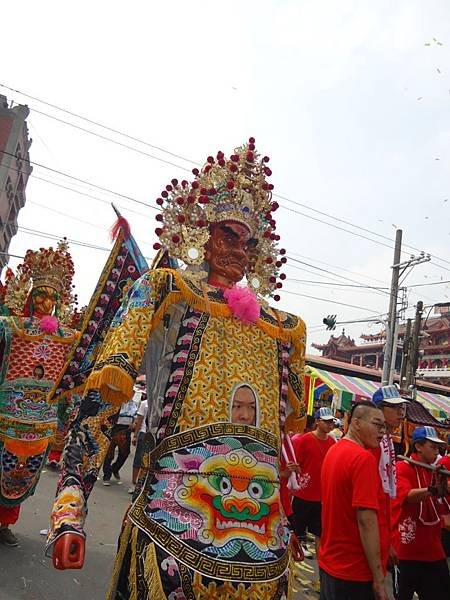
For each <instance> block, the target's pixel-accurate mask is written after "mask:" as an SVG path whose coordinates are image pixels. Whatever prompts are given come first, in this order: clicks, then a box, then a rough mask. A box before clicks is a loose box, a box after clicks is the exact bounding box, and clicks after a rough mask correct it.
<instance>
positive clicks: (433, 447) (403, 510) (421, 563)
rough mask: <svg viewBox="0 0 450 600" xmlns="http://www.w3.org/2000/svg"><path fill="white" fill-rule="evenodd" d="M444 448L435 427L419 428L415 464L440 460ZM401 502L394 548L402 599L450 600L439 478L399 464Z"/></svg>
mask: <svg viewBox="0 0 450 600" xmlns="http://www.w3.org/2000/svg"><path fill="white" fill-rule="evenodd" d="M442 444H445V442H444V441H443V440H441V439H440V438H439V437H438V435H437V433H436V430H435V429H434V427H416V429H415V430H414V431H413V434H412V446H413V452H412V454H411V459H412V460H415V461H417V462H420V463H425V464H426V465H432V464H434V462H435V461H436V458H437V456H438V453H439V448H440V447H441V445H442ZM397 477H398V481H397V498H396V499H395V501H394V502H393V507H392V508H393V513H392V515H393V522H394V524H395V529H394V544H395V549H396V551H397V554H398V558H399V567H400V576H399V580H398V596H397V598H398V600H411V599H412V598H413V594H414V592H417V594H418V596H419V599H420V600H440V599H442V600H444V599H447V598H450V576H449V571H448V566H447V561H446V559H445V552H444V548H443V546H442V542H441V528H442V524H443V518H444V515H448V514H449V512H450V504H449V503H448V501H447V499H448V496H447V499H446V498H445V497H444V498H438V495H439V492H438V488H439V476H437V477H436V473H435V472H433V471H432V470H429V469H426V468H424V467H421V466H418V465H414V464H410V463H408V462H406V461H405V462H400V463H399V464H398V465H397Z"/></svg>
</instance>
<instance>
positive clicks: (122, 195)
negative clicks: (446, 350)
mask: <svg viewBox="0 0 450 600" xmlns="http://www.w3.org/2000/svg"><path fill="white" fill-rule="evenodd" d="M3 152H4V154H7V155H9V156H12V157H15V155H14V154H12V153H11V152H6V151H3ZM23 160H26V161H27V162H29V163H30V164H33V165H35V166H38V167H41V168H44V169H48V170H49V171H51V172H52V173H57V174H58V175H62V176H65V177H68V178H70V179H72V180H74V181H76V182H79V183H82V184H83V185H90V186H93V187H94V188H97V189H99V190H101V191H103V192H106V193H109V194H113V195H115V196H119V197H121V198H124V199H126V200H129V201H132V202H136V203H138V204H140V205H144V206H145V207H146V208H147V207H150V208H152V209H154V210H158V209H157V208H156V207H154V206H152V205H150V204H146V203H145V202H142V201H141V200H137V199H136V198H133V197H131V196H128V195H125V194H121V193H119V192H115V191H114V190H110V189H108V188H104V187H102V186H98V185H96V184H92V183H90V182H88V181H86V180H83V179H80V178H78V177H75V176H72V175H69V174H67V173H64V172H63V171H59V170H57V169H53V168H51V167H47V166H46V165H42V164H40V163H37V162H34V161H31V160H30V159H23ZM14 170H16V171H17V169H14ZM32 176H33V177H35V178H37V179H39V178H38V177H37V176H36V175H33V174H32ZM42 180H43V181H46V180H45V179H42ZM47 182H48V183H52V184H53V185H59V186H61V187H64V186H62V184H57V183H55V182H49V181H47ZM65 189H71V188H67V187H66V188H65ZM72 191H76V190H72ZM77 193H81V192H77ZM83 195H87V196H89V195H88V194H85V193H83ZM90 197H93V196H90ZM96 199H98V200H100V199H99V198H96ZM102 201H103V202H106V201H105V200H102ZM289 259H290V260H291V261H294V262H298V263H300V264H305V265H306V266H310V267H312V268H314V269H317V270H319V271H323V272H326V273H330V274H331V275H334V276H335V277H339V278H341V279H344V280H348V281H351V282H352V283H360V282H358V281H355V280H353V279H350V278H348V277H344V276H343V275H339V274H336V273H332V272H331V271H329V270H327V269H322V268H320V267H315V266H314V265H310V264H309V263H304V262H303V261H300V260H298V259H296V258H293V257H292V256H289ZM373 289H374V290H375V293H385V294H387V295H389V292H381V291H379V290H377V288H375V287H374V288H373Z"/></svg>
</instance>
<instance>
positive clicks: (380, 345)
mask: <svg viewBox="0 0 450 600" xmlns="http://www.w3.org/2000/svg"><path fill="white" fill-rule="evenodd" d="M404 335H405V326H404V325H400V327H399V334H398V337H399V340H398V341H399V344H398V348H397V357H396V362H395V370H396V372H397V373H398V372H400V368H401V361H402V343H403V339H404ZM361 339H362V340H363V342H362V343H361V344H356V343H355V340H354V339H352V338H350V337H349V336H347V335H345V331H343V332H342V334H341V335H340V336H337V337H335V336H334V335H331V336H330V339H329V340H328V342H327V343H326V344H312V346H313V348H316V349H317V350H320V351H321V353H322V356H323V357H324V358H329V359H332V360H337V361H340V362H344V363H349V364H351V365H355V366H357V367H368V368H372V369H381V368H382V367H383V357H384V346H385V343H386V333H385V331H380V332H379V333H376V334H370V335H368V334H362V335H361ZM419 351H420V354H419V356H420V358H419V367H418V370H417V376H418V377H420V378H421V379H426V380H427V381H429V382H430V383H436V384H440V385H445V386H450V307H448V306H442V307H439V306H436V307H435V308H434V316H432V317H429V318H426V319H424V320H423V321H422V327H421V336H420V342H419Z"/></svg>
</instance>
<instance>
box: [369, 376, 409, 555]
mask: <svg viewBox="0 0 450 600" xmlns="http://www.w3.org/2000/svg"><path fill="white" fill-rule="evenodd" d="M372 401H373V403H374V404H375V405H376V406H377V407H378V408H379V409H381V410H382V412H383V415H384V419H385V422H386V433H385V434H384V435H383V438H382V440H381V442H380V447H379V448H375V449H374V450H372V452H373V454H374V456H375V459H376V461H377V463H378V471H379V473H380V478H381V486H380V488H379V497H378V502H379V506H380V510H379V512H378V522H379V526H380V545H381V558H382V561H383V563H384V566H385V567H386V566H387V562H388V560H390V562H391V563H394V564H395V563H397V556H396V553H395V550H394V546H393V544H392V534H391V501H392V500H393V499H394V498H395V497H396V493H397V477H396V465H395V450H394V443H393V441H392V433H393V432H394V431H395V430H396V429H398V427H400V425H401V424H402V422H403V419H404V418H405V416H406V404H407V402H408V400H407V399H406V398H402V397H401V396H400V393H399V391H398V388H397V386H395V385H385V386H382V387H380V388H379V389H378V390H377V391H376V392H375V393H374V395H373V397H372Z"/></svg>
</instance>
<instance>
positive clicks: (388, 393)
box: [372, 385, 408, 406]
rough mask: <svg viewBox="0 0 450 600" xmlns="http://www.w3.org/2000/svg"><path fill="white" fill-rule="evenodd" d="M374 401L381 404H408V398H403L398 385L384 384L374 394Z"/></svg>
mask: <svg viewBox="0 0 450 600" xmlns="http://www.w3.org/2000/svg"><path fill="white" fill-rule="evenodd" d="M372 402H373V403H374V404H376V405H377V406H379V405H380V404H381V403H383V404H406V403H407V402H408V400H406V398H402V397H401V396H400V393H399V391H398V388H397V386H396V385H383V386H382V387H380V388H378V389H377V391H376V392H375V393H374V395H373V396H372Z"/></svg>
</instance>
